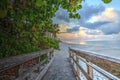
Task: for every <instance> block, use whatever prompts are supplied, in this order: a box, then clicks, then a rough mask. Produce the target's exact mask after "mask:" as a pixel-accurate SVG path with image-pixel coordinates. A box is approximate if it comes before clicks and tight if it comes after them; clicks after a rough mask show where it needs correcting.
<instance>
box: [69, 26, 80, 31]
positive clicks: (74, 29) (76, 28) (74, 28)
mask: <svg viewBox="0 0 120 80" xmlns="http://www.w3.org/2000/svg"><path fill="white" fill-rule="evenodd" d="M79 28H80V26H74V27H72V28H68V29H67V32H76V31H79Z"/></svg>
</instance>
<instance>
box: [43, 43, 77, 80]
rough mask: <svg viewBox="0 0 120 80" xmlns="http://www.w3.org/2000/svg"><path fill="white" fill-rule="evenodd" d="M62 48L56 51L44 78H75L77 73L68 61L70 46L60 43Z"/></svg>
mask: <svg viewBox="0 0 120 80" xmlns="http://www.w3.org/2000/svg"><path fill="white" fill-rule="evenodd" d="M60 46H61V50H60V51H55V59H54V61H53V63H52V64H51V66H50V68H49V70H48V71H47V73H46V75H45V76H44V77H43V80H75V75H74V74H73V70H72V68H71V65H70V63H69V61H68V59H67V58H68V47H67V46H66V45H64V44H63V43H60Z"/></svg>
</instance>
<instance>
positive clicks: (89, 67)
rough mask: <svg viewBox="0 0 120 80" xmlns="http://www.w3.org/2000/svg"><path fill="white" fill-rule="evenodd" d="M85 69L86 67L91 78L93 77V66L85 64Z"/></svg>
mask: <svg viewBox="0 0 120 80" xmlns="http://www.w3.org/2000/svg"><path fill="white" fill-rule="evenodd" d="M88 64H90V65H92V63H91V62H88ZM87 69H88V75H89V76H90V77H91V79H93V68H92V67H91V66H89V65H87Z"/></svg>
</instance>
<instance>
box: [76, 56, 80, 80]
mask: <svg viewBox="0 0 120 80" xmlns="http://www.w3.org/2000/svg"><path fill="white" fill-rule="evenodd" d="M79 61H80V58H79V56H78V55H76V62H77V63H78V64H79ZM77 75H78V77H79V75H80V69H79V67H78V66H77ZM78 80H79V79H78Z"/></svg>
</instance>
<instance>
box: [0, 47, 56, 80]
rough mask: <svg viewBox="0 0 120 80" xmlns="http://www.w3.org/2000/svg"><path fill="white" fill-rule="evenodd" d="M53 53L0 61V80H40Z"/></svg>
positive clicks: (45, 51) (41, 53)
mask: <svg viewBox="0 0 120 80" xmlns="http://www.w3.org/2000/svg"><path fill="white" fill-rule="evenodd" d="M53 51H54V50H53V49H47V50H43V51H40V52H35V53H31V54H24V55H19V56H14V57H10V58H4V59H0V80H41V78H42V77H43V76H44V74H45V73H46V71H47V69H48V67H49V65H50V64H51V62H52V60H53V56H54V54H53Z"/></svg>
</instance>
